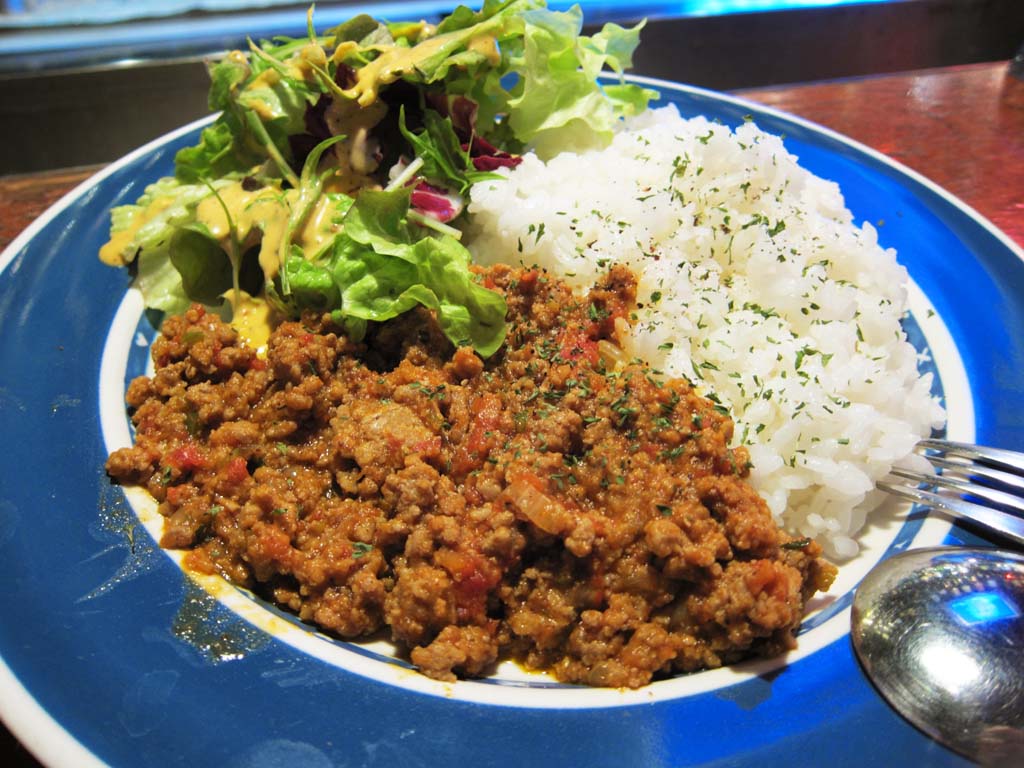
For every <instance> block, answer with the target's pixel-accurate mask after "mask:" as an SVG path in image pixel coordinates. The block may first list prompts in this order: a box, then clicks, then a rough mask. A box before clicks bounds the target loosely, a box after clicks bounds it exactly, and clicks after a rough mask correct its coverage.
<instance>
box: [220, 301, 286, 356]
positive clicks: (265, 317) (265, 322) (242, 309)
mask: <svg viewBox="0 0 1024 768" xmlns="http://www.w3.org/2000/svg"><path fill="white" fill-rule="evenodd" d="M233 294H234V291H229V292H228V293H227V294H225V298H228V299H229V300H231V301H232V303H233V306H234V311H233V313H232V316H231V326H232V327H233V328H234V329H235V330H236V331H238V335H239V336H241V337H242V340H243V341H245V343H246V344H248V345H249V346H250V347H252V348H253V349H255V350H256V353H257V354H258V355H259V356H260V357H263V356H265V355H266V351H267V342H268V341H269V340H270V333H271V330H272V329H273V325H274V323H273V317H272V315H273V310H272V309H271V308H270V305H269V304H268V303H267V302H266V301H265V300H263V299H260V298H258V297H254V296H250V295H249V294H248V293H246V292H245V291H238V293H237V295H233Z"/></svg>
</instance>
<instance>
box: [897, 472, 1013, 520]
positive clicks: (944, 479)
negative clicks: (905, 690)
mask: <svg viewBox="0 0 1024 768" xmlns="http://www.w3.org/2000/svg"><path fill="white" fill-rule="evenodd" d="M890 474H891V475H894V476H896V477H900V478H903V479H904V480H910V481H911V482H912V483H915V484H919V483H923V484H925V485H929V486H932V487H935V488H947V489H949V490H951V491H955V492H956V493H958V494H961V495H968V496H973V497H974V498H977V499H984V500H985V501H987V502H989V503H990V504H996V505H998V506H999V507H1001V508H1003V509H1004V511H1008V512H1012V514H1016V515H1024V499H1022V498H1021V497H1019V496H1015V495H1014V494H1012V493H1007V492H1006V491H1002V490H999V489H996V488H989V487H987V486H984V485H978V484H977V483H972V482H971V481H970V480H965V479H963V478H959V477H951V476H950V475H948V474H942V475H923V474H921V473H920V472H912V471H910V470H907V469H902V468H900V467H893V469H892V470H891V471H890Z"/></svg>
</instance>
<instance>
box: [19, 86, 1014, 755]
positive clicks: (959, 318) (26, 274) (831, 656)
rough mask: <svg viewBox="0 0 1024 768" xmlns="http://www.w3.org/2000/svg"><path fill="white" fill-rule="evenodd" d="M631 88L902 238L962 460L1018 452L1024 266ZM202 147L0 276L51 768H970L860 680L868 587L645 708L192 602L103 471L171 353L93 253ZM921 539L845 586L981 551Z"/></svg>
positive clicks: (809, 159) (160, 167)
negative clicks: (418, 662)
mask: <svg viewBox="0 0 1024 768" xmlns="http://www.w3.org/2000/svg"><path fill="white" fill-rule="evenodd" d="M637 80H638V81H639V82H643V83H645V84H647V85H650V86H652V87H655V88H657V89H658V90H660V91H661V93H662V98H663V100H665V101H668V102H673V103H675V104H676V105H677V106H678V107H679V109H680V111H681V112H682V113H683V114H684V115H697V114H702V115H705V116H708V117H709V118H713V119H718V120H720V121H722V122H723V123H726V124H729V125H737V124H739V123H740V122H742V121H743V120H744V118H745V117H746V116H752V117H753V118H754V119H755V120H756V122H757V123H758V124H759V125H760V126H761V127H762V128H764V129H765V130H768V131H770V132H772V133H778V134H784V135H785V136H786V145H787V147H788V148H789V149H790V151H791V152H793V153H794V154H796V155H798V156H799V157H800V160H801V163H802V164H803V165H804V166H805V167H807V168H808V169H809V170H811V171H812V172H814V173H816V174H817V175H819V176H823V177H825V178H829V179H832V180H835V181H837V182H839V184H840V186H841V187H842V189H843V192H844V194H845V197H846V201H847V205H848V206H849V207H850V208H851V210H852V211H853V212H854V215H855V218H856V219H857V220H858V221H861V220H867V221H871V222H876V221H879V220H884V221H885V222H886V224H885V225H884V226H883V227H882V229H881V234H880V238H881V240H882V243H883V244H884V245H886V246H891V247H894V248H896V249H897V251H898V252H899V255H900V260H901V261H902V263H903V264H905V265H906V266H907V268H908V269H909V271H910V273H911V276H912V278H913V280H914V281H915V284H916V286H917V288H918V289H919V290H918V291H916V293H915V295H916V296H917V299H916V301H917V304H916V307H915V310H914V318H913V320H912V321H911V322H909V323H908V326H907V327H908V331H909V332H910V333H911V336H912V339H913V340H914V341H915V343H916V344H917V345H918V347H919V348H920V349H924V348H926V347H927V348H928V349H929V350H930V352H931V356H932V358H933V360H934V362H933V363H929V365H933V366H934V369H935V370H936V372H937V373H938V381H939V382H940V383H941V386H942V388H943V390H944V393H945V397H946V404H947V406H948V408H949V412H950V432H951V435H953V436H955V437H959V438H961V439H968V440H971V439H977V440H978V441H979V442H985V443H991V444H998V445H1003V446H1007V447H1016V448H1021V447H1024V422H1022V421H1021V419H1020V417H1019V414H1020V412H1021V410H1022V406H1024V393H1022V391H1021V383H1020V376H1019V371H1020V370H1021V369H1022V368H1024V365H1022V363H1024V336H1022V335H1021V334H1017V333H1014V332H1013V331H1014V329H1018V328H1021V327H1024V317H1022V314H1024V262H1022V254H1021V251H1020V250H1019V249H1018V248H1016V247H1015V246H1014V245H1013V244H1012V243H1011V242H1010V241H1009V240H1008V238H1006V237H1005V236H1004V235H1002V234H1001V233H999V232H998V231H997V230H995V229H994V228H993V227H992V226H991V225H990V224H988V223H987V222H985V221H984V220H982V219H981V218H980V217H979V216H978V215H977V214H975V213H974V212H972V211H971V210H969V209H968V208H966V207H965V206H964V205H963V204H962V203H960V202H958V201H957V200H955V199H953V198H952V197H950V196H949V195H948V194H946V193H944V192H943V191H942V190H940V189H938V188H936V187H935V186H934V185H932V184H931V183H929V182H928V181H926V180H925V179H923V178H921V177H920V176H917V175H916V174H914V173H912V172H910V171H908V170H907V169H905V168H902V167H900V166H898V165H896V164H894V163H893V162H891V161H890V160H888V159H886V158H884V157H883V156H881V155H879V154H877V153H874V152H872V151H870V150H868V149H866V148H864V147H861V146H859V145H856V144H854V143H853V142H850V141H849V140H847V139H844V138H843V137H841V136H838V135H836V134H834V133H831V132H829V131H826V130H823V129H822V128H820V127H817V126H814V125H811V124H808V123H806V122H804V121H801V120H798V119H796V118H793V117H790V116H787V115H783V114H780V113H778V112H775V111H772V110H768V109H765V108H763V107H760V106H758V105H755V104H752V103H747V102H743V101H740V100H737V99H733V98H729V97H726V96H722V95H720V94H715V93H711V92H707V91H703V90H699V89H694V88H689V87H684V86H679V85H675V84H671V83H666V82H660V81H651V80H641V79H639V78H638V79H637ZM199 129H200V126H199V125H198V124H197V125H193V126H188V127H186V128H184V129H182V130H179V131H177V132H175V133H173V134H170V135H169V136H167V137H165V138H163V139H160V140H158V141H156V142H154V143H153V144H150V145H148V146H146V147H144V148H142V149H140V150H139V151H137V152H135V153H133V154H132V155H130V156H128V157H126V158H125V159H124V160H122V161H120V162H118V163H115V164H114V165H113V166H111V167H110V168H108V169H106V170H105V171H103V172H102V173H101V174H99V175H98V176H96V177H94V178H92V179H90V180H89V181H87V182H85V183H84V184H83V185H81V186H80V187H78V188H77V189H76V190H74V191H73V192H71V193H70V194H69V195H68V196H67V197H65V198H64V199H63V200H62V201H61V202H60V203H58V204H57V205H56V206H54V208H52V209H51V210H50V211H49V212H48V213H47V214H46V215H44V216H43V217H42V218H41V219H40V220H39V221H37V222H36V223H35V224H34V225H32V226H31V227H30V228H29V229H28V230H27V231H26V232H25V233H24V234H23V235H22V236H21V237H19V238H18V239H17V240H16V241H15V242H14V243H13V244H12V245H11V246H10V248H8V249H7V251H6V252H5V253H4V254H3V256H2V257H0V270H2V271H0V372H2V373H0V435H3V437H4V440H5V445H6V451H5V458H4V460H3V461H2V463H0V562H2V563H3V567H2V569H0V616H3V617H4V618H3V620H2V621H0V715H2V717H3V719H4V721H5V722H6V723H7V724H8V725H9V727H10V728H11V729H12V730H13V731H14V732H15V734H16V735H18V736H19V738H21V739H22V740H23V741H24V742H25V743H26V744H27V745H28V746H29V748H30V749H31V750H32V751H33V752H34V753H35V754H37V755H38V756H39V757H40V758H41V759H42V760H43V761H44V762H46V763H48V764H52V765H55V766H76V768H77V767H78V766H89V765H102V764H106V765H110V766H141V765H152V766H164V765H183V766H195V765H221V766H258V767H260V768H263V767H267V768H269V767H270V766H309V767H310V768H320V767H321V766H324V767H326V766H335V765H336V766H341V765H368V766H372V765H388V766H394V765H401V766H415V765H434V764H438V763H442V762H448V761H458V762H459V763H464V764H467V765H502V764H514V765H533V766H549V765H550V766H556V765H557V766H560V767H562V766H566V765H570V766H571V765H588V766H603V765H608V766H616V768H622V767H623V766H630V765H637V766H653V765H668V764H672V765H682V764H693V765H731V766H740V765H748V764H750V765H754V764H757V765H760V766H772V765H780V766H781V765H787V766H788V765H791V764H792V763H793V761H794V759H796V760H797V761H798V762H801V763H805V764H817V763H823V762H825V761H828V762H829V763H830V765H832V766H834V768H838V767H839V766H846V765H849V766H860V765H863V764H864V763H868V764H899V763H911V762H918V763H921V762H924V763H927V764H929V765H959V764H962V762H963V761H961V760H960V759H959V758H958V757H956V756H955V755H953V754H952V753H950V752H948V751H947V750H945V749H943V748H942V747H940V746H938V745H937V744H935V743H934V742H932V741H930V740H929V739H927V738H926V737H924V736H923V735H921V734H920V733H919V732H918V731H917V730H915V729H914V728H913V727H912V726H910V725H908V724H907V723H906V722H905V721H904V720H902V719H901V718H900V717H898V716H897V715H895V714H894V713H893V712H892V711H891V710H890V709H889V708H888V707H887V706H886V704H885V703H884V702H883V701H882V699H881V698H880V697H879V696H878V695H877V693H876V692H875V690H874V689H873V688H872V686H871V685H870V683H869V682H868V681H867V680H866V678H865V677H864V676H863V674H862V672H861V670H860V668H859V666H858V665H857V663H856V661H855V659H854V656H853V652H852V650H851V647H850V643H849V638H848V635H847V632H846V628H847V624H848V620H849V617H848V604H849V597H850V594H851V593H852V589H853V587H854V586H855V579H854V580H853V581H851V579H850V578H847V581H846V582H844V583H843V584H842V585H841V587H840V589H839V593H838V594H836V595H834V596H833V597H832V598H829V599H828V600H825V601H822V602H821V603H820V604H818V605H816V606H815V613H814V614H813V615H812V616H811V617H810V618H809V619H808V622H807V625H806V627H805V630H804V631H803V633H802V635H801V638H800V642H801V650H800V651H799V652H797V653H796V654H793V655H792V656H791V657H790V658H789V659H788V660H786V663H782V662H773V663H755V664H747V665H741V666H740V667H739V668H737V669H734V670H721V671H716V672H712V673H701V674H698V675H692V676H689V677H686V678H679V679H676V680H669V681H664V682H659V683H656V684H654V685H652V686H650V687H649V688H648V689H644V690H643V691H640V692H618V691H595V690H592V689H585V688H577V687H572V686H561V685H557V684H551V683H549V682H546V681H544V680H537V679H535V678H529V677H526V676H520V677H517V676H516V675H514V674H513V675H508V676H502V675H498V676H497V678H495V679H493V680H489V681H483V682H469V683H463V682H460V683H457V684H455V685H451V686H444V685H441V684H438V683H434V682H432V681H427V680H425V679H424V678H421V677H420V676H419V675H417V674H416V673H415V672H412V671H409V670H408V669H406V668H404V667H403V666H401V665H400V664H396V663H395V662H394V660H393V659H391V658H390V656H389V655H388V652H387V649H381V648H379V647H376V646H373V645H368V646H367V645H353V644H347V643H339V642H336V641H332V640H330V639H328V638H324V637H322V636H320V635H318V634H316V633H314V632H311V631H309V630H308V629H306V628H303V627H301V626H299V625H297V624H295V623H294V622H292V621H291V620H290V619H288V618H287V617H285V616H283V615H281V614H280V613H278V612H275V611H273V610H271V609H270V608H269V607H268V606H265V605H263V604H261V603H259V602H258V601H255V600H253V599H252V598H251V597H249V596H248V595H246V594H244V593H242V592H241V591H239V590H235V589H233V588H225V587H220V588H216V587H212V586H210V585H206V587H207V588H209V589H210V590H212V591H208V589H204V588H201V586H200V585H196V584H195V583H193V582H191V581H190V580H188V579H186V578H185V577H184V576H183V574H182V571H181V569H180V568H179V565H178V563H177V561H176V560H175V559H174V558H172V557H171V556H169V555H168V554H167V553H165V552H163V551H161V550H160V549H159V548H158V547H157V546H156V544H155V542H154V539H153V531H154V530H155V529H154V527H153V526H154V524H155V523H154V517H153V513H152V510H151V509H147V508H146V503H145V500H144V499H140V498H137V497H136V496H132V495H131V494H129V495H128V496H126V495H125V493H124V492H123V491H122V490H121V489H118V488H112V487H111V486H110V484H109V482H108V481H107V478H106V475H105V474H104V471H103V463H104V461H105V459H106V456H107V452H108V449H109V447H110V446H111V444H116V443H118V442H119V441H123V440H124V439H125V435H127V422H126V420H125V416H124V412H123V409H122V408H121V407H120V399H119V398H120V396H121V393H122V392H123V387H124V381H125V379H126V377H130V376H131V375H134V374H135V373H136V372H138V369H140V368H141V366H142V365H143V362H144V360H145V355H146V343H147V341H148V339H149V338H150V337H151V335H152V328H151V327H150V326H149V324H148V322H147V320H146V318H145V316H144V315H143V314H142V312H141V307H140V306H138V304H137V302H136V299H137V297H134V294H132V293H131V292H127V278H126V276H125V274H124V272H123V271H119V270H114V269H110V268H109V267H105V266H103V265H102V264H101V263H100V262H99V261H98V259H97V257H96V253H97V250H98V249H99V247H100V245H101V244H102V243H103V242H104V241H105V240H106V236H107V230H108V215H107V212H108V210H109V208H110V207H111V206H112V205H117V204H122V203H126V202H132V201H134V200H135V199H136V198H137V197H138V196H139V195H140V193H141V192H142V190H143V188H144V186H145V185H146V184H148V183H150V182H152V181H154V180H156V179H157V178H159V177H160V176H163V175H167V174H170V173H171V172H172V162H173V156H174V152H175V151H176V150H177V149H178V148H180V147H182V146H186V145H189V144H192V143H194V142H195V140H196V137H197V134H198V131H199ZM133 297H134V298H133ZM922 308H924V310H922ZM112 403H113V405H111V404H112ZM922 517H923V516H922V515H920V514H914V515H911V516H910V517H909V518H904V519H903V520H898V521H896V522H895V523H893V524H892V525H891V526H890V527H888V528H885V527H884V526H883V529H884V530H883V531H882V533H880V534H878V535H877V536H876V541H874V542H873V543H872V544H871V546H868V547H866V552H867V555H866V556H865V557H864V558H861V560H862V562H861V563H860V565H858V566H857V567H856V568H853V569H851V571H852V573H853V574H854V575H856V574H857V573H859V572H861V571H862V570H864V569H866V568H867V567H869V566H870V565H871V564H872V563H873V562H876V561H877V560H878V559H879V558H881V557H884V556H886V554H887V553H889V552H891V551H893V550H895V549H901V548H905V547H908V546H916V545H918V544H920V543H924V542H928V543H934V542H937V541H941V540H943V538H945V539H946V540H963V539H965V538H966V537H967V535H966V534H965V533H963V532H961V531H959V530H957V529H953V530H952V531H951V530H950V529H949V528H948V526H944V525H943V524H941V523H937V522H936V521H932V520H924V519H922ZM933 523H934V524H933ZM936 526H937V527H936ZM947 534H948V535H947ZM879 536H880V538H879ZM858 569H860V570H858Z"/></svg>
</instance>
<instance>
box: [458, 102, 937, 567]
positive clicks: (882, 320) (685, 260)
mask: <svg viewBox="0 0 1024 768" xmlns="http://www.w3.org/2000/svg"><path fill="white" fill-rule="evenodd" d="M507 177H508V178H507V181H500V182H496V181H489V182H483V183H480V184H477V185H476V186H474V187H473V189H472V203H471V204H470V207H469V211H470V213H471V214H472V215H471V223H470V225H469V228H468V231H467V239H466V242H467V245H468V246H469V248H470V250H471V251H472V253H473V255H474V257H475V258H476V259H477V261H479V262H480V263H483V264H488V263H494V262H510V261H511V262H513V263H515V262H517V261H518V262H520V263H521V264H523V265H524V266H533V265H536V266H539V267H542V268H545V269H547V270H549V271H550V272H551V273H553V274H555V275H557V276H559V277H561V278H562V279H564V280H567V281H568V282H569V283H570V284H572V285H574V286H576V287H577V288H579V289H581V290H584V289H586V288H588V287H589V286H591V285H593V283H594V281H595V279H596V278H597V277H598V276H599V275H600V274H602V273H603V272H604V271H606V269H607V268H608V267H609V266H610V265H611V264H612V263H615V262H619V263H623V264H625V265H627V266H629V267H630V268H632V269H633V270H634V271H635V272H636V273H637V275H638V277H639V280H640V283H639V291H638V302H639V304H640V305H641V306H640V307H639V309H638V311H637V314H636V318H635V323H634V326H633V328H632V331H631V332H630V333H629V334H627V336H626V338H624V339H623V343H624V346H625V351H626V353H627V354H628V355H629V356H630V357H639V358H642V359H644V360H645V361H647V362H648V363H649V364H650V365H651V366H653V367H654V368H657V369H660V370H662V371H664V372H665V374H666V375H669V376H673V377H677V376H685V377H687V378H689V379H690V380H692V381H693V382H694V383H695V384H696V385H697V386H699V387H700V388H701V391H702V392H703V393H704V394H705V395H708V396H710V397H712V398H713V399H714V398H717V399H718V400H719V401H720V402H721V404H722V405H723V406H725V407H726V408H728V410H729V412H730V413H731V414H732V417H733V419H734V421H735V423H736V431H735V437H734V441H735V442H736V443H737V444H740V443H742V444H745V445H747V446H748V447H749V450H750V456H751V460H752V462H753V468H752V470H751V480H752V482H753V483H754V485H755V487H756V488H757V489H758V491H759V492H760V493H761V495H762V496H763V497H764V498H765V500H766V501H767V502H768V505H769V507H770V508H771V510H772V512H773V514H774V515H775V516H776V518H777V519H778V520H779V521H780V523H781V524H782V525H784V526H785V527H786V528H787V529H788V530H790V531H792V532H794V533H796V534H798V535H802V536H809V537H814V538H816V539H818V540H819V541H820V542H822V544H823V545H824V546H825V547H826V549H827V551H828V552H829V554H830V555H832V556H833V557H837V558H841V559H842V558H848V557H852V556H853V555H855V554H856V553H857V543H856V541H855V539H854V538H853V537H854V535H855V534H856V533H857V531H858V530H859V529H860V528H861V527H862V526H863V525H864V522H865V516H866V514H867V513H868V512H869V511H870V510H871V508H873V507H874V506H877V504H878V503H879V501H880V500H881V497H882V494H881V493H880V492H878V491H875V490H874V487H875V481H876V480H878V479H879V478H881V477H883V476H884V475H886V474H887V473H888V472H889V470H890V468H891V467H892V466H893V465H895V464H897V463H907V462H911V461H912V460H913V458H914V457H912V456H910V452H911V450H912V448H913V447H914V445H915V443H916V442H917V441H918V440H919V439H920V438H922V437H924V436H927V435H928V434H929V433H930V432H931V430H932V428H933V427H937V426H940V425H941V424H942V422H943V419H944V414H943V411H942V408H941V407H940V406H939V404H938V403H937V402H936V401H935V400H934V399H933V397H932V396H931V383H932V382H931V375H930V374H926V375H921V374H920V372H919V371H918V365H917V363H918V356H917V351H916V350H915V349H914V347H913V346H912V345H911V344H910V343H909V342H908V341H907V340H906V336H905V334H904V332H903V330H902V328H901V325H900V319H901V317H902V316H903V315H904V313H905V312H906V310H907V292H906V287H905V286H906V284H907V281H908V276H907V273H906V270H905V269H904V268H903V267H902V266H900V265H899V264H898V263H897V262H896V254H895V252H894V251H893V250H892V249H885V248H882V247H881V246H880V245H879V244H878V238H877V232H876V231H875V229H874V227H872V226H871V225H870V224H868V223H865V224H863V225H862V226H859V227H858V226H857V225H855V224H854V222H853V216H852V214H851V213H850V211H849V210H847V208H846V206H845V202H844V200H843V197H842V194H841V192H840V190H839V187H838V186H837V185H836V184H835V183H833V182H830V181H826V180H824V179H820V178H818V177H816V176H814V175H813V174H811V173H810V172H808V171H807V170H805V169H803V168H801V167H800V166H799V165H798V164H797V158H796V157H794V156H793V155H791V154H790V153H789V152H787V151H786V149H785V148H784V147H783V143H782V141H781V139H779V138H778V137H777V136H773V135H771V134H768V133H765V132H764V131H762V130H760V129H759V128H758V127H757V126H756V125H755V124H754V123H752V122H748V123H745V124H744V125H741V126H739V127H738V128H737V129H736V130H735V131H733V130H731V129H730V128H729V127H727V126H724V125H721V124H717V123H712V122H710V121H708V120H706V119H704V118H701V117H697V118H693V119H683V118H681V117H680V116H679V114H678V112H677V110H676V109H675V107H671V106H670V107H665V108H661V109H655V110H649V111H647V112H645V113H644V114H642V115H640V116H639V117H636V118H633V119H631V120H629V121H628V122H626V123H625V124H624V125H623V126H622V128H621V129H620V130H619V131H618V132H617V134H616V135H615V138H614V139H613V141H612V143H611V144H610V145H609V146H608V147H607V148H605V149H600V150H589V151H584V152H581V153H579V154H574V153H562V154H559V155H556V156H555V157H553V158H552V159H551V160H549V161H547V162H543V161H541V160H540V159H538V158H537V156H535V155H532V154H528V155H526V156H525V157H524V160H523V162H522V164H521V165H520V166H519V167H517V168H515V169H514V170H511V171H509V172H508V173H507Z"/></svg>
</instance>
